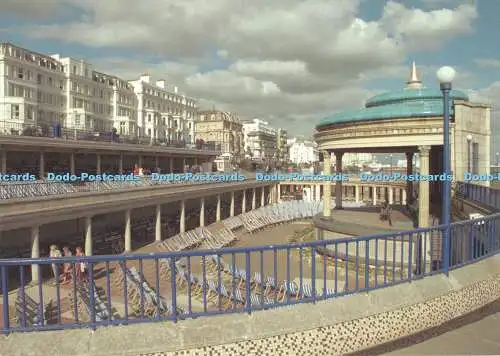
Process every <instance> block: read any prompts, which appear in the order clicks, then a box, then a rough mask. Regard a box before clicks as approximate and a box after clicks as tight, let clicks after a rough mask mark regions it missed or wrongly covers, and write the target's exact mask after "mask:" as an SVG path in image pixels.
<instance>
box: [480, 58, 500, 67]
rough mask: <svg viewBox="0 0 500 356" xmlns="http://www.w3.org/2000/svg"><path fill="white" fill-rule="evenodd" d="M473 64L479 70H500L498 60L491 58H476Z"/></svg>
mask: <svg viewBox="0 0 500 356" xmlns="http://www.w3.org/2000/svg"><path fill="white" fill-rule="evenodd" d="M474 63H476V65H477V66H478V67H480V68H500V60H499V59H492V58H478V59H475V60H474Z"/></svg>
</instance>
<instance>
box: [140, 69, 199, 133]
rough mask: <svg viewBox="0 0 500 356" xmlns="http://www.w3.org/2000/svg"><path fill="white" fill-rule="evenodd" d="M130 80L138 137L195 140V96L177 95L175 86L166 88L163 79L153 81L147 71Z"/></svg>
mask: <svg viewBox="0 0 500 356" xmlns="http://www.w3.org/2000/svg"><path fill="white" fill-rule="evenodd" d="M130 83H131V84H132V85H133V87H134V91H135V94H136V95H137V102H138V104H137V126H138V130H139V136H141V137H149V138H151V139H155V140H159V141H184V142H186V143H194V137H195V134H194V128H195V124H194V120H195V116H196V111H197V108H196V101H195V100H194V99H192V98H188V97H186V96H185V95H181V94H179V92H178V88H177V87H176V86H174V87H168V86H167V84H166V82H165V80H157V81H156V82H155V83H153V81H152V79H151V76H149V75H147V74H144V75H141V77H140V78H139V79H138V80H134V81H131V82H130Z"/></svg>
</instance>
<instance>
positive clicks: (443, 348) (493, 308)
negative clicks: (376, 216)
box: [355, 300, 500, 356]
mask: <svg viewBox="0 0 500 356" xmlns="http://www.w3.org/2000/svg"><path fill="white" fill-rule="evenodd" d="M355 355H357V356H361V355H363V356H364V355H367V356H368V355H370V356H373V355H391V356H397V355H500V300H497V301H496V302H494V303H492V304H490V305H488V306H486V307H484V308H481V309H480V310H478V311H476V312H473V313H471V314H468V315H465V316H464V317H462V318H459V319H456V320H453V321H451V322H448V323H446V324H444V325H441V326H440V327H437V328H434V329H432V330H427V331H424V332H422V333H420V334H418V335H414V336H411V337H408V338H404V339H401V340H398V341H396V342H394V343H390V344H387V345H382V346H379V347H376V348H373V349H371V350H366V351H364V352H360V353H356V354H355Z"/></svg>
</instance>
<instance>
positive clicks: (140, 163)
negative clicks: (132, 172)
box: [137, 156, 144, 168]
mask: <svg viewBox="0 0 500 356" xmlns="http://www.w3.org/2000/svg"><path fill="white" fill-rule="evenodd" d="M137 165H138V166H139V168H144V167H143V166H142V156H139V163H138V164H137Z"/></svg>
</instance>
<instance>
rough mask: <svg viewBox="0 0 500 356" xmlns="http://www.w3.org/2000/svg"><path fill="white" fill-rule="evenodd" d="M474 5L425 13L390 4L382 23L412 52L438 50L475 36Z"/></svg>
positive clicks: (391, 2) (385, 10)
mask: <svg viewBox="0 0 500 356" xmlns="http://www.w3.org/2000/svg"><path fill="white" fill-rule="evenodd" d="M477 16H478V14H477V10H476V7H475V6H474V5H471V4H462V5H459V6H457V7H456V8H455V9H448V8H443V9H437V10H432V11H424V10H421V9H408V8H406V7H405V6H404V5H402V4H400V3H397V2H394V1H389V2H388V3H387V4H386V5H385V8H384V14H383V16H382V21H383V23H384V26H385V28H386V30H387V31H388V32H389V33H393V34H394V36H395V37H396V38H398V39H400V40H401V41H404V43H406V46H407V47H409V48H412V49H425V48H436V47H438V46H439V45H440V44H441V43H442V42H443V41H445V40H448V39H450V38H453V37H455V36H458V35H463V34H468V33H470V32H472V23H473V21H474V20H475V19H476V18H477Z"/></svg>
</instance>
